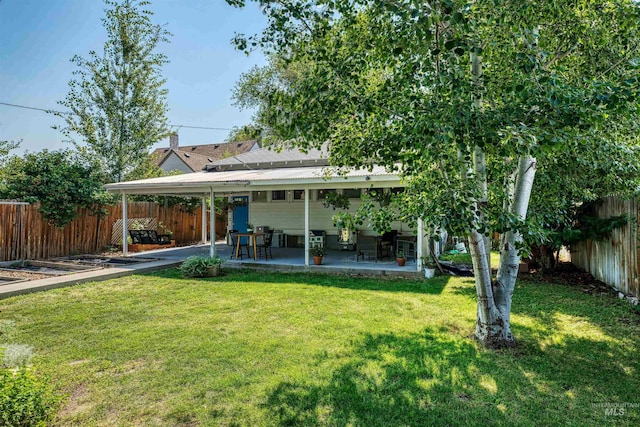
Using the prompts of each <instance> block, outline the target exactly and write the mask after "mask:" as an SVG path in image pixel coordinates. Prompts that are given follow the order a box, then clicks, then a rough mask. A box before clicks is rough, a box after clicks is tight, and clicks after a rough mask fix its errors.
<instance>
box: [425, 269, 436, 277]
mask: <svg viewBox="0 0 640 427" xmlns="http://www.w3.org/2000/svg"><path fill="white" fill-rule="evenodd" d="M435 275H436V269H435V268H425V269H424V277H425V278H427V279H431V278H433V277H434V276H435Z"/></svg>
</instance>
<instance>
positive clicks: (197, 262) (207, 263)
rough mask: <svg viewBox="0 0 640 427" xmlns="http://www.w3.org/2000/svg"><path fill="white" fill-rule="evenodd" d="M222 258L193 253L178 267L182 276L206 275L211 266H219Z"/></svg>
mask: <svg viewBox="0 0 640 427" xmlns="http://www.w3.org/2000/svg"><path fill="white" fill-rule="evenodd" d="M221 264H222V259H220V257H218V256H217V255H216V256H214V257H208V256H202V255H193V256H190V257H188V258H187V259H186V260H185V261H184V262H183V263H182V265H181V266H180V267H179V268H180V272H181V273H182V275H183V276H184V277H206V276H208V275H209V269H210V268H211V267H214V268H220V265H221Z"/></svg>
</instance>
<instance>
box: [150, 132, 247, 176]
mask: <svg viewBox="0 0 640 427" xmlns="http://www.w3.org/2000/svg"><path fill="white" fill-rule="evenodd" d="M259 148H260V144H259V143H258V141H240V142H225V143H220V144H205V145H186V146H182V147H181V146H180V144H179V138H178V134H177V133H174V134H172V135H170V136H169V147H166V148H157V149H156V150H155V151H154V152H153V153H152V156H155V158H157V159H158V166H160V168H161V169H162V170H164V171H165V172H171V171H176V170H178V171H181V172H183V173H191V172H196V171H201V170H202V169H204V167H205V166H206V165H207V164H209V163H211V162H215V161H217V160H220V159H222V158H225V157H230V156H235V155H238V154H242V153H246V152H248V151H252V150H256V149H259Z"/></svg>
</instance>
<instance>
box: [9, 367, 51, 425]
mask: <svg viewBox="0 0 640 427" xmlns="http://www.w3.org/2000/svg"><path fill="white" fill-rule="evenodd" d="M57 404H58V398H57V397H56V395H55V394H54V393H53V390H52V388H51V386H50V385H49V382H48V380H46V379H44V380H43V379H39V378H38V377H37V376H36V375H35V374H34V373H33V372H32V371H31V370H30V369H29V368H24V367H23V368H19V369H17V370H13V369H9V368H0V426H7V427H8V426H12V427H19V426H25V427H27V426H29V427H30V426H38V427H39V426H46V425H47V422H48V421H50V420H51V419H52V418H53V415H54V413H55V409H56V407H57Z"/></svg>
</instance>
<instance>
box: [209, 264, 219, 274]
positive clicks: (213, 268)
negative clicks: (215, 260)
mask: <svg viewBox="0 0 640 427" xmlns="http://www.w3.org/2000/svg"><path fill="white" fill-rule="evenodd" d="M219 275H220V265H219V264H218V265H212V266H211V267H209V268H207V277H216V276H219Z"/></svg>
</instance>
